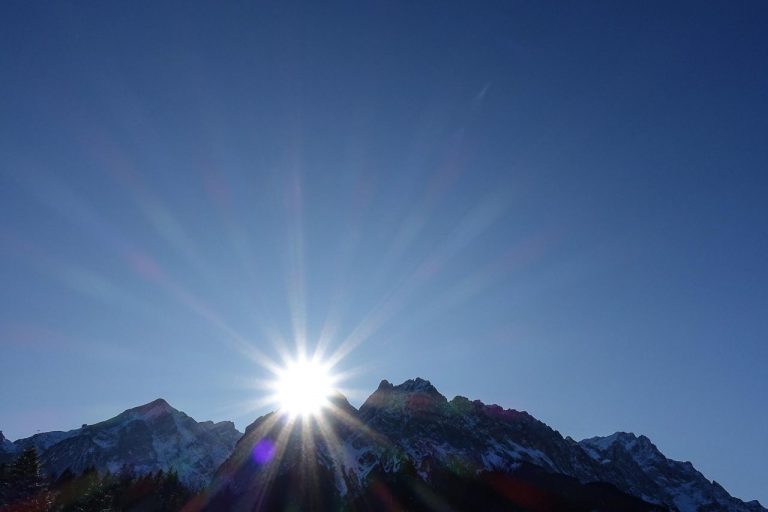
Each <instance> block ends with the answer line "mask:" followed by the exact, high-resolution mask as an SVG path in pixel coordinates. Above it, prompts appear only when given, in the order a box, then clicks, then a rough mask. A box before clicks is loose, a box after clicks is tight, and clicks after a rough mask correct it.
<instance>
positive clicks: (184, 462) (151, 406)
mask: <svg viewBox="0 0 768 512" xmlns="http://www.w3.org/2000/svg"><path fill="white" fill-rule="evenodd" d="M240 435H241V434H240V433H239V432H238V431H237V430H236V429H235V426H234V424H233V423H232V422H228V421H224V422H220V423H213V422H211V421H207V422H202V423H198V422H197V421H195V420H194V419H192V418H190V417H189V416H187V415H186V414H184V413H183V412H180V411H178V410H176V409H174V408H173V407H171V406H170V405H168V403H167V402H166V401H165V400H162V399H158V400H155V401H153V402H150V403H148V404H146V405H142V406H140V407H136V408H133V409H129V410H127V411H125V412H123V413H121V414H119V415H117V416H115V417H114V418H112V419H109V420H106V421H103V422H101V423H97V424H94V425H84V426H83V427H82V428H79V429H75V430H71V431H69V432H48V433H43V434H36V435H34V436H32V437H30V438H26V439H21V440H19V441H16V442H15V443H14V445H15V447H16V448H17V450H21V449H23V448H24V447H26V446H29V445H34V446H35V447H36V448H37V450H38V452H39V453H40V454H41V457H40V458H41V461H42V464H43V468H44V470H45V471H46V472H48V473H49V474H53V475H58V474H61V473H62V472H63V471H64V470H66V469H67V468H69V469H70V470H72V471H73V472H75V473H79V472H81V471H83V470H84V469H86V468H88V467H91V466H93V467H95V468H96V469H97V470H100V471H107V470H109V471H112V472H117V471H120V470H121V469H122V468H123V467H124V466H126V467H127V468H130V469H131V470H133V471H135V472H137V473H147V472H152V471H157V470H161V469H162V470H164V471H169V470H172V469H173V470H175V471H177V472H178V474H179V478H180V479H181V480H182V481H184V482H185V483H186V484H188V485H190V486H193V487H203V486H205V485H207V484H208V482H209V481H210V478H211V476H212V475H213V473H214V471H215V470H216V468H217V467H218V466H219V465H220V464H221V463H222V462H223V461H224V460H226V458H227V457H228V456H229V454H230V453H231V452H232V449H233V448H234V445H235V443H236V442H237V440H238V439H239V438H240Z"/></svg>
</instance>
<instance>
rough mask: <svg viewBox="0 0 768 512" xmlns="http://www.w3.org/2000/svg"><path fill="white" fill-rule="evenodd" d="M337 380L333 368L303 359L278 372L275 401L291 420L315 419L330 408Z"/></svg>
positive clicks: (290, 363)
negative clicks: (313, 417)
mask: <svg viewBox="0 0 768 512" xmlns="http://www.w3.org/2000/svg"><path fill="white" fill-rule="evenodd" d="M335 380H336V379H335V377H334V376H333V374H332V373H331V371H330V367H329V365H327V364H325V363H323V362H322V361H319V360H317V359H307V358H305V357H300V358H298V359H296V360H295V361H289V362H288V363H287V364H286V365H285V367H284V368H282V369H281V370H280V371H278V372H277V378H276V379H275V384H274V385H275V400H276V402H277V403H278V405H279V407H280V410H281V411H282V412H284V413H287V414H289V415H290V416H291V417H297V416H300V417H305V418H306V417H310V416H315V415H317V414H319V413H320V412H321V411H322V410H323V409H324V408H325V407H327V406H328V405H329V399H330V397H331V395H332V393H333V392H334V384H335Z"/></svg>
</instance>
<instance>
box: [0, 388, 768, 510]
mask: <svg viewBox="0 0 768 512" xmlns="http://www.w3.org/2000/svg"><path fill="white" fill-rule="evenodd" d="M30 445H33V446H35V447H36V448H37V450H38V452H39V453H40V455H41V462H42V465H43V468H44V470H45V471H46V472H48V473H49V474H52V475H56V474H60V473H61V472H62V471H64V470H65V469H67V468H70V469H71V470H72V471H74V472H79V471H82V470H84V469H85V468H87V467H89V466H93V467H96V469H98V470H101V471H106V470H109V471H111V472H116V471H118V470H119V469H120V468H122V467H125V466H127V467H130V468H131V469H133V470H134V471H136V472H139V473H142V472H151V471H156V470H158V469H163V470H166V471H167V470H169V469H174V470H176V471H177V472H178V474H179V477H180V479H182V480H183V481H184V482H185V483H186V484H188V485H190V486H192V487H195V488H202V487H204V486H206V491H205V497H206V498H205V502H206V503H207V505H205V507H204V508H207V509H209V510H226V509H231V510H289V509H301V510H305V509H314V510H424V511H433V510H440V511H442V510H488V511H490V510H528V511H542V512H544V511H549V510H569V511H578V510H584V511H589V510H622V511H634V510H637V511H641V510H642V511H646V510H647V511H651V510H653V511H656V510H669V511H678V512H711V511H733V512H766V509H765V508H763V507H762V506H761V505H760V503H758V502H757V501H751V502H744V501H742V500H739V499H738V498H735V497H733V496H731V495H730V494H729V493H728V492H727V491H726V490H725V489H724V488H723V487H722V486H720V485H719V484H717V483H716V482H713V481H710V480H708V479H707V478H706V477H704V476H703V475H702V474H701V473H700V472H699V471H697V470H696V469H695V467H694V466H693V465H692V464H691V463H690V462H678V461H674V460H670V459H668V458H667V457H665V456H664V455H663V454H662V453H661V452H660V451H659V450H658V449H657V448H656V446H655V445H654V444H653V443H652V442H651V441H650V440H649V439H648V438H647V437H645V436H642V435H640V436H636V435H635V434H631V433H624V432H617V433H615V434H613V435H610V436H607V437H593V438H589V439H584V440H582V441H575V440H573V439H571V438H570V437H563V436H562V435H561V434H560V433H559V432H557V431H556V430H554V429H552V428H550V427H549V426H547V425H546V424H544V423H543V422H541V421H539V420H537V419H536V418H534V417H533V416H531V415H530V414H528V413H527V412H523V411H516V410H513V409H504V408H502V407H500V406H498V405H487V404H484V403H482V402H480V401H478V400H474V401H472V400H469V399H467V398H464V397H461V396H457V397H455V398H453V399H452V400H448V399H447V398H446V397H445V396H443V395H442V394H440V393H439V392H438V391H437V389H435V387H434V386H432V384H431V383H430V382H429V381H426V380H423V379H420V378H416V379H412V380H407V381H405V382H403V383H402V384H400V385H393V384H391V383H389V382H388V381H386V380H385V381H382V382H381V384H380V385H379V387H378V389H377V390H376V391H375V392H374V393H373V394H372V395H371V396H370V397H369V398H368V399H367V400H366V401H365V402H364V403H363V405H362V406H361V407H360V408H359V409H356V408H355V407H353V406H352V405H351V404H349V402H348V401H347V400H346V398H345V397H343V396H342V395H337V396H335V397H333V399H332V400H331V404H330V407H328V408H327V409H326V410H325V411H324V413H323V414H322V416H321V417H319V418H310V419H301V418H298V419H296V418H291V417H290V416H288V415H285V414H282V413H280V412H273V413H269V414H267V415H264V416H262V417H260V418H258V419H257V420H256V421H254V422H253V423H252V424H251V425H249V426H248V427H247V428H246V431H245V434H241V433H240V432H238V431H237V430H236V429H235V427H234V425H233V424H232V423H231V422H220V423H213V422H210V421H208V422H197V421H195V420H194V419H192V418H190V417H189V416H187V415H186V414H184V413H183V412H180V411H178V410H176V409H174V408H173V407H171V406H170V405H168V403H167V402H165V401H164V400H162V399H158V400H155V401H153V402H150V403H149V404H146V405H143V406H140V407H136V408H133V409H129V410H127V411H125V412H123V413H121V414H119V415H118V416H116V417H114V418H112V419H110V420H107V421H104V422H101V423H97V424H94V425H83V427H81V428H79V429H75V430H71V431H68V432H48V433H41V434H36V435H34V436H32V437H29V438H26V439H20V440H18V441H15V442H13V443H11V442H10V441H8V440H7V439H5V438H4V437H2V434H0V461H2V460H3V458H4V459H5V460H9V459H11V458H13V457H14V456H15V454H18V453H19V452H20V451H21V450H23V449H24V448H25V447H27V446H30Z"/></svg>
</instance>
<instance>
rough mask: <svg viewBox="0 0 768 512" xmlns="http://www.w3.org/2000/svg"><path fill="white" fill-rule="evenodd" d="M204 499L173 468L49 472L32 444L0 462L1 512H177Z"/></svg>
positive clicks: (124, 467) (89, 469)
mask: <svg viewBox="0 0 768 512" xmlns="http://www.w3.org/2000/svg"><path fill="white" fill-rule="evenodd" d="M200 498H201V495H200V494H199V493H198V492H196V491H194V490H193V489H190V488H189V487H187V486H186V485H184V483H183V482H181V481H180V480H179V476H178V474H177V473H176V472H175V471H162V470H160V471H157V472H154V473H147V474H141V475H139V474H136V473H135V472H134V471H133V470H132V469H131V468H129V467H128V466H123V467H122V468H121V469H120V470H119V471H118V472H116V473H111V472H106V473H100V472H98V471H97V470H96V469H95V468H93V467H91V468H87V469H86V470H85V471H83V472H82V473H80V474H75V473H73V472H72V471H70V470H69V469H67V470H65V471H63V472H62V473H61V474H60V475H56V476H46V475H44V474H43V471H42V467H41V464H40V458H39V456H38V454H37V450H36V449H35V448H34V447H28V448H27V449H25V450H24V451H23V452H22V453H21V454H20V455H19V456H18V457H17V458H16V460H14V461H12V462H10V463H4V464H0V512H110V511H119V510H130V511H136V512H143V511H147V512H149V511H158V512H159V511H162V512H176V511H180V510H182V508H184V507H185V505H187V506H188V508H192V509H195V508H197V507H194V503H195V501H197V500H199V499H200ZM190 505H192V506H191V507H190Z"/></svg>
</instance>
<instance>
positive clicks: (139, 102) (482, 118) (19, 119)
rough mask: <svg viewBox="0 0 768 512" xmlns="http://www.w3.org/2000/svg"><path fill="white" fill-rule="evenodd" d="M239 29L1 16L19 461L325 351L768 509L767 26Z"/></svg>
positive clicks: (514, 20)
mask: <svg viewBox="0 0 768 512" xmlns="http://www.w3.org/2000/svg"><path fill="white" fill-rule="evenodd" d="M223 4H224V3H223V2H211V3H208V4H203V3H197V2H187V1H185V2H178V3H175V2H154V1H152V2H142V1H138V2H24V1H18V2H17V1H5V2H2V3H0V349H1V350H2V352H1V354H2V356H1V357H0V428H2V429H3V431H4V432H5V434H6V436H7V437H9V438H11V439H16V438H18V437H23V436H28V435H31V434H33V433H35V432H36V431H38V430H43V431H45V430H52V429H70V428H75V427H78V426H80V424H81V423H84V422H94V421H97V420H99V419H105V418H107V417H110V416H113V415H114V414H117V413H118V412H120V411H122V410H124V409H126V408H128V407H131V406H135V405H138V404H141V403H145V402H148V401H150V400H152V399H154V398H156V397H159V396H162V397H164V398H166V399H167V400H168V401H169V402H170V403H171V404H172V405H174V406H175V407H177V408H179V409H181V410H184V411H185V412H187V413H189V414H190V415H192V416H193V417H195V418H196V419H199V420H202V419H216V420H221V419H233V420H235V421H236V423H237V425H238V427H240V428H244V426H245V425H247V424H248V423H250V421H252V420H253V419H255V418H256V417H257V416H258V415H260V414H262V413H264V412H266V408H264V407H255V408H254V407H253V406H252V404H251V403H252V402H253V401H255V400H257V399H258V398H259V393H261V392H260V391H259V390H258V389H254V388H253V386H252V384H253V382H254V381H255V380H256V379H263V378H266V377H268V375H269V374H268V372H267V371H266V370H265V369H264V368H263V367H262V366H260V365H259V364H257V363H256V362H254V360H253V359H251V358H249V357H246V355H244V354H245V353H248V352H249V350H247V349H246V347H249V346H250V347H255V348H257V349H258V350H260V351H261V352H262V353H263V354H265V355H267V356H268V357H271V358H276V357H277V356H278V352H279V350H278V348H277V347H280V346H283V347H293V346H294V345H295V344H296V341H297V340H301V339H306V343H307V345H308V346H310V347H312V346H314V345H315V343H317V341H318V340H319V339H323V340H325V342H326V343H327V347H328V350H329V351H330V352H333V351H334V350H336V349H338V348H339V347H346V348H348V349H350V350H346V348H345V350H344V353H345V354H346V356H345V357H344V358H343V359H342V360H341V361H340V362H339V368H340V369H343V370H350V371H351V370H354V372H352V373H351V375H350V376H349V378H348V379H347V381H346V385H347V387H348V388H350V389H351V392H350V401H351V402H352V403H353V404H355V405H360V403H361V402H362V401H363V400H364V399H365V397H366V396H367V394H369V393H370V392H372V391H373V390H374V389H375V387H376V386H377V384H378V382H379V381H380V380H381V379H383V378H386V379H388V380H390V381H393V382H400V381H402V380H405V379H406V378H410V377H415V376H421V377H424V378H428V379H430V380H431V381H432V382H433V384H435V385H436V386H437V388H438V389H439V390H440V391H442V392H443V393H444V394H445V395H447V396H448V397H449V398H451V397H452V396H454V395H456V394H461V395H465V396H468V397H470V398H478V399H482V400H483V401H486V402H496V403H499V404H501V405H503V406H505V407H512V408H516V409H522V410H527V411H529V412H531V413H532V414H534V415H535V416H536V417H538V418H540V419H541V420H543V421H545V422H547V423H548V424H550V425H551V426H553V427H554V428H556V429H558V430H559V431H560V432H561V433H563V435H571V436H572V437H574V438H577V439H580V438H583V437H588V436H592V435H606V434H610V433H612V432H614V431H616V430H626V431H634V432H636V433H638V434H639V433H644V434H646V435H648V436H649V437H650V438H651V439H653V440H654V441H655V442H656V444H657V445H658V446H659V447H660V448H661V449H662V451H664V452H665V453H666V454H667V455H668V456H671V457H673V458H677V459H682V460H691V461H693V462H694V463H695V465H696V466H697V467H698V468H699V469H700V470H702V471H703V472H704V474H705V475H707V476H708V477H709V478H714V479H716V480H717V481H718V482H720V483H722V484H723V485H724V486H725V487H726V488H727V489H728V490H730V491H731V492H732V493H734V494H735V495H737V496H739V497H741V498H744V499H754V498H759V499H761V500H762V502H763V503H768V470H766V460H768V443H767V442H766V440H765V435H766V427H767V426H768V408H767V407H766V405H767V402H766V398H767V397H768V373H767V369H768V199H767V198H768V71H767V67H768V64H767V63H768V30H766V26H768V3H766V2H763V1H752V2H750V1H741V2H726V1H723V2H691V3H687V4H686V3H685V2H676V3H674V5H669V3H668V2H636V3H631V2H613V1H607V2H597V3H593V2H566V3H563V4H545V3H544V2H525V3H524V2H457V3H454V2H445V1H436V2H416V3H414V2H403V3H402V4H398V3H396V2H378V3H373V2H371V3H369V2H362V3H361V2H349V3H346V4H336V3H332V4H330V3H325V2H306V3H292V2H283V1H281V2H274V3H262V2H258V3H256V2H254V3H248V2H229V3H227V5H223ZM361 4H363V5H361ZM249 404H251V405H249Z"/></svg>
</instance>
